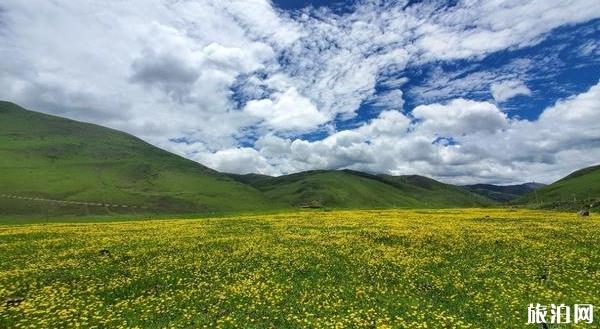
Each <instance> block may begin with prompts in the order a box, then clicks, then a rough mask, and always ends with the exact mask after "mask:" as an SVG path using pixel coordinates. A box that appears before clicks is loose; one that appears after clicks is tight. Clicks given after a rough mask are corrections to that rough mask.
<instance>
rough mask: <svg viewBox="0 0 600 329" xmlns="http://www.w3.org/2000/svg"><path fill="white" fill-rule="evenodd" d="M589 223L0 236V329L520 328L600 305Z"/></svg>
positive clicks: (427, 221) (361, 214)
mask: <svg viewBox="0 0 600 329" xmlns="http://www.w3.org/2000/svg"><path fill="white" fill-rule="evenodd" d="M599 232H600V218H598V217H597V216H596V215H594V214H592V217H590V218H579V217H576V216H574V215H573V214H568V213H557V212H547V211H533V210H503V209H450V210H448V209H438V210H388V211H335V212H314V211H307V212H296V213H285V214H271V215H253V216H234V217H222V218H205V219H200V220H161V221H138V222H111V223H87V224H82V223H78V224H77V223H70V224H67V223H56V224H28V225H3V226H0V263H1V264H2V268H0V297H3V298H11V297H12V298H14V297H20V298H23V300H22V301H21V302H19V303H18V305H10V306H9V305H8V304H7V303H5V304H2V305H0V327H10V328H13V327H14V328H24V327H47V328H50V327H75V326H77V325H79V326H81V327H90V328H94V327H95V328H102V327H111V328H112V327H115V328H117V327H123V328H125V327H127V328H134V327H140V328H162V327H173V328H192V327H228V328H233V327H240V328H248V327H256V328H271V327H276V328H291V327H365V328H367V327H368V328H373V327H382V328H383V327H386V326H387V327H400V328H402V327H404V328H426V327H428V328H524V327H526V321H527V306H528V304H529V303H535V302H539V303H542V304H550V303H556V304H558V303H565V304H567V305H572V304H576V303H591V304H595V305H600V296H599V295H598V293H597V292H598V291H600V233H599Z"/></svg>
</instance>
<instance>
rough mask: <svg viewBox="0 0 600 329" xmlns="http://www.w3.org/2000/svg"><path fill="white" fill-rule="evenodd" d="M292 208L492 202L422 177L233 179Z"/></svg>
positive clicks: (325, 173) (345, 174) (328, 173)
mask: <svg viewBox="0 0 600 329" xmlns="http://www.w3.org/2000/svg"><path fill="white" fill-rule="evenodd" d="M231 177H233V178H234V179H236V180H238V181H239V182H243V183H246V184H249V185H251V186H252V187H254V188H256V189H258V190H260V191H262V192H263V193H264V194H265V196H266V197H267V198H268V199H269V200H276V201H278V202H283V203H285V204H287V205H290V206H292V207H315V208H316V207H331V208H391V207H418V208H423V207H469V206H482V205H489V204H491V203H492V201H491V200H489V199H487V198H485V197H482V196H479V195H476V194H473V193H471V192H469V191H467V190H464V189H462V188H460V187H456V186H453V185H448V184H443V183H440V182H438V181H435V180H433V179H430V178H426V177H422V176H388V175H371V174H367V173H363V172H358V171H352V170H315V171H306V172H301V173H297V174H291V175H286V176H280V177H269V176H262V175H256V174H249V175H231Z"/></svg>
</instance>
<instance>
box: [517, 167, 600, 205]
mask: <svg viewBox="0 0 600 329" xmlns="http://www.w3.org/2000/svg"><path fill="white" fill-rule="evenodd" d="M515 202H517V203H528V204H532V205H538V206H539V207H542V208H555V209H577V208H583V207H590V206H592V207H590V208H600V165H596V166H592V167H587V168H584V169H580V170H577V171H575V172H573V173H571V174H569V175H568V176H566V177H564V178H562V179H560V180H558V181H556V182H554V183H552V184H550V185H547V186H545V187H542V188H540V189H538V190H535V191H532V192H529V193H527V194H525V195H524V196H522V197H521V198H519V199H517V200H516V201H515Z"/></svg>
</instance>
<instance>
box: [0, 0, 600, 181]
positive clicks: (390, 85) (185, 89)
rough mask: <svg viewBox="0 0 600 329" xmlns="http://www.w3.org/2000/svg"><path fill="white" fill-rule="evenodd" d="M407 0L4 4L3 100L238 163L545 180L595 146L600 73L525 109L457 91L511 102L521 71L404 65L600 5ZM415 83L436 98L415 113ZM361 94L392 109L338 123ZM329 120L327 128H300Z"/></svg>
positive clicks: (218, 162) (509, 43)
mask: <svg viewBox="0 0 600 329" xmlns="http://www.w3.org/2000/svg"><path fill="white" fill-rule="evenodd" d="M405 5H406V3H405V2H402V1H401V2H396V1H393V2H387V1H378V0H362V1H358V2H357V3H356V5H355V6H354V7H355V8H354V10H353V11H351V12H349V13H346V14H336V13H333V12H331V11H329V10H327V9H318V10H316V9H304V10H302V11H299V12H295V13H286V12H282V11H280V10H278V9H275V8H273V6H272V4H271V2H270V1H268V0H244V1H242V0H234V1H217V0H205V1H165V0H145V1H140V0H124V1H110V2H106V1H85V2H81V1H67V0H56V1H43V0H31V1H19V0H4V1H3V3H2V6H1V7H2V10H1V12H0V42H1V43H2V47H0V56H1V57H2V61H0V98H2V99H6V100H11V101H14V102H17V103H19V104H21V105H24V106H26V107H30V108H32V109H37V110H41V111H44V112H48V113H55V114H60V115H64V116H67V117H70V118H75V119H80V120H84V121H91V122H95V123H99V124H103V125H107V126H110V127H113V128H117V129H121V130H125V131H127V132H130V133H133V134H135V135H137V136H139V137H141V138H143V139H145V140H147V141H149V142H151V143H153V144H155V145H158V146H160V147H163V148H165V149H168V150H171V151H174V152H177V153H178V154H181V155H183V156H186V157H188V158H191V159H194V160H197V161H199V162H202V163H205V164H207V165H209V166H211V167H214V168H216V169H219V170H224V171H230V172H263V173H270V174H280V173H289V172H294V171H299V170H305V169H315V168H346V167H348V168H355V169H361V170H371V171H381V172H390V173H398V174H404V173H421V174H427V175H432V176H435V177H439V178H443V179H446V180H449V181H466V180H468V179H479V180H486V181H512V180H515V179H516V177H521V176H527V177H532V179H533V178H535V177H533V176H532V175H533V174H534V173H536V172H539V171H540V170H541V169H545V172H551V173H552V174H549V175H548V176H547V177H541V178H543V179H548V178H549V177H556V176H557V173H559V172H560V173H562V174H564V173H565V171H567V170H570V169H574V168H576V167H579V166H581V165H582V164H586V163H590V162H591V161H592V160H593V158H594V156H597V152H598V151H597V150H598V145H597V140H598V139H597V136H596V135H595V133H594V131H597V130H600V129H593V128H598V127H590V126H589V125H591V124H592V123H590V122H594V121H588V119H590V117H594V116H595V115H596V113H598V111H597V110H595V109H596V106H597V103H596V102H595V99H597V97H596V98H595V99H594V96H596V95H597V89H598V87H597V86H596V87H594V88H592V89H590V91H588V92H587V93H583V94H581V95H579V96H575V97H573V98H570V99H566V100H564V101H563V102H560V103H558V104H557V105H555V106H554V107H551V108H549V109H546V111H545V112H544V113H543V114H542V115H541V117H540V119H539V120H536V121H532V122H529V121H524V120H517V119H509V118H507V117H506V115H505V114H503V113H502V112H501V111H500V110H499V109H498V108H497V107H496V105H495V104H492V103H490V102H482V101H481V100H479V101H474V100H468V99H463V98H464V97H463V96H462V95H459V93H458V92H457V90H458V89H460V88H475V87H476V86H480V87H479V89H480V90H484V89H485V90H486V92H487V90H488V89H489V88H490V85H491V89H492V93H493V94H494V98H495V100H496V101H497V102H499V103H500V102H502V101H505V100H507V99H509V98H510V97H513V96H515V95H519V94H525V95H526V94H528V93H529V89H527V87H526V86H525V85H524V84H523V83H522V82H521V83H520V84H519V83H517V82H519V81H522V79H523V77H522V74H512V73H510V72H509V73H507V72H500V73H499V72H463V73H460V74H456V76H452V77H449V78H448V79H449V80H448V81H452V86H451V87H448V88H440V84H434V83H432V84H430V85H426V86H425V88H424V89H422V90H417V91H416V92H412V93H410V94H409V93H408V92H407V91H406V90H404V89H403V86H404V83H406V81H407V80H406V78H405V77H402V76H400V77H399V76H398V75H402V72H403V70H405V69H407V68H418V67H419V66H420V65H422V64H426V63H444V62H447V61H450V60H456V59H460V60H469V59H472V58H480V57H482V56H486V55H488V54H490V53H492V52H495V51H498V50H504V49H516V48H519V47H524V46H527V45H531V44H535V43H537V42H539V41H540V40H543V39H544V38H545V36H546V35H547V34H548V33H549V32H550V31H552V29H554V28H556V27H559V26H562V25H565V24H577V23H581V22H585V21H587V20H590V19H594V18H597V17H599V16H600V3H599V2H598V1H594V0H573V1H569V2H564V1H459V2H458V3H457V5H456V6H446V5H445V2H443V1H425V2H417V3H414V4H412V5H410V6H405ZM473 17H477V20H473V19H472V18H473ZM595 49H596V48H594V45H593V44H589V45H587V46H586V47H584V48H582V49H581V53H582V54H590V53H593V52H594V50H595ZM445 77H446V75H444V72H442V73H440V74H439V75H437V76H432V77H431V79H430V80H431V81H435V80H436V79H437V80H439V81H441V80H442V79H443V78H445ZM449 85H450V84H449ZM381 86H384V87H385V90H379V89H378V88H379V87H381ZM441 94H443V95H445V100H444V101H439V100H438V98H442V97H439V96H440V95H441ZM416 96H419V97H422V99H425V100H427V99H429V100H430V101H429V102H427V103H430V104H428V105H422V106H419V107H417V108H415V109H411V108H406V105H405V104H404V102H405V99H410V98H411V97H412V98H414V97H416ZM362 104H370V105H371V106H372V107H373V108H376V109H377V111H378V112H380V113H379V114H378V116H377V117H375V118H374V119H372V120H370V121H368V122H359V124H358V127H357V128H355V129H352V130H346V131H335V128H334V127H335V120H344V119H350V118H354V117H355V116H356V115H357V110H358V109H359V108H360V106H361V105H362ZM575 107H576V108H575ZM574 108H575V109H574ZM376 113H377V112H376ZM562 116H564V117H565V119H564V120H560V119H558V117H562ZM594 118H595V117H594ZM595 122H597V121H595ZM551 124H558V125H559V126H560V127H561V128H560V129H551V128H547V127H549V126H550V125H551ZM575 127H579V129H577V128H575ZM581 127H586V128H581ZM316 129H319V131H320V132H323V131H327V132H328V136H326V137H324V138H322V139H320V140H313V139H302V138H300V137H298V136H301V135H303V134H305V133H310V132H314V131H315V130H316ZM528 130H532V131H534V132H535V133H526V131H528ZM559 133H563V134H566V136H573V138H571V139H569V138H566V137H564V136H565V135H561V136H562V137H561V136H559ZM249 134H250V135H251V136H249ZM440 138H442V139H443V140H442V139H440ZM594 138H596V139H594ZM247 140H251V141H252V140H255V142H254V144H253V145H251V147H250V146H249V145H248V144H247V143H243V142H241V141H247ZM436 140H437V142H436ZM182 141H184V142H182ZM573 141H577V142H573ZM250 144H252V143H250ZM578 158H579V159H580V160H581V161H578V162H576V161H575V159H578ZM596 158H597V157H596ZM525 164H526V165H527V169H525V167H524V166H525ZM521 165H522V166H523V167H520V166H521ZM548 168H549V169H548ZM520 175H521V176H520Z"/></svg>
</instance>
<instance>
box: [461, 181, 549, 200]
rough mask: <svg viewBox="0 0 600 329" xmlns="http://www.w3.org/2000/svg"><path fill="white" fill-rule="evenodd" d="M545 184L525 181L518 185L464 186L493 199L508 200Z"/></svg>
mask: <svg viewBox="0 0 600 329" xmlns="http://www.w3.org/2000/svg"><path fill="white" fill-rule="evenodd" d="M544 186H546V185H545V184H540V183H525V184H518V185H493V184H474V185H465V186H463V187H464V188H466V189H468V190H469V191H471V192H473V193H477V194H480V195H483V196H485V197H488V198H490V199H492V200H496V201H498V202H507V201H511V200H514V199H517V198H518V197H520V196H522V195H524V194H526V193H528V192H530V191H533V190H536V189H539V188H542V187H544Z"/></svg>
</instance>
